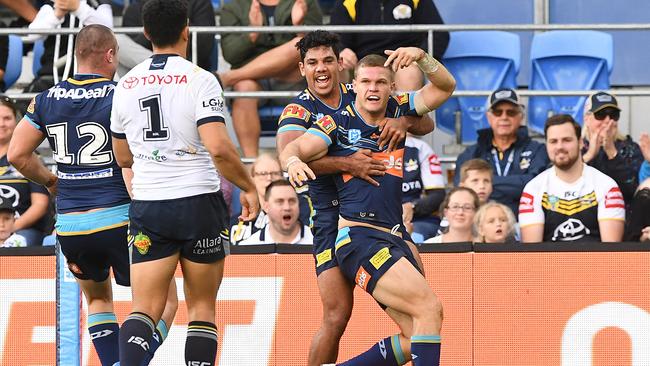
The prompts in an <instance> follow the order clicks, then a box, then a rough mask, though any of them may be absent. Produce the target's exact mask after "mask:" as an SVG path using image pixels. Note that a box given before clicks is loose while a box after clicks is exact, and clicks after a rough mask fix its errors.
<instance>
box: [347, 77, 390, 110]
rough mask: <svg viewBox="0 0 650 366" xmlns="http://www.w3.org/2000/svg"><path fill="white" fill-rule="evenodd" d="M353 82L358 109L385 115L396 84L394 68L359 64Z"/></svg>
mask: <svg viewBox="0 0 650 366" xmlns="http://www.w3.org/2000/svg"><path fill="white" fill-rule="evenodd" d="M353 83H354V91H355V92H356V93H357V99H356V102H355V106H356V107H357V109H359V110H360V111H365V112H367V113H368V114H370V115H371V116H380V117H383V116H384V115H385V114H386V106H387V105H388V98H390V94H391V93H392V92H393V88H394V85H395V83H394V82H393V73H392V70H390V69H389V68H387V67H383V66H359V67H358V68H357V70H356V76H355V78H354V82H353Z"/></svg>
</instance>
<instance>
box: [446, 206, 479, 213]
mask: <svg viewBox="0 0 650 366" xmlns="http://www.w3.org/2000/svg"><path fill="white" fill-rule="evenodd" d="M447 209H448V210H449V211H451V212H458V211H467V212H469V211H474V210H475V209H476V207H474V206H473V205H451V206H447Z"/></svg>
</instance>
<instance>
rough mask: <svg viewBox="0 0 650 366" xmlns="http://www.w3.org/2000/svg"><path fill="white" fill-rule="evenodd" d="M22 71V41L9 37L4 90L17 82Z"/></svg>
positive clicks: (16, 37)
mask: <svg viewBox="0 0 650 366" xmlns="http://www.w3.org/2000/svg"><path fill="white" fill-rule="evenodd" d="M22 70H23V41H22V40H21V39H20V37H18V36H17V35H13V34H10V35H9V53H8V55H7V68H6V70H5V76H4V78H3V80H4V84H5V89H4V90H3V91H6V90H7V89H9V88H11V86H12V85H14V83H15V82H16V80H18V78H19V77H20V74H21V72H22Z"/></svg>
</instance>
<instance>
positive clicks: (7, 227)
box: [0, 198, 27, 248]
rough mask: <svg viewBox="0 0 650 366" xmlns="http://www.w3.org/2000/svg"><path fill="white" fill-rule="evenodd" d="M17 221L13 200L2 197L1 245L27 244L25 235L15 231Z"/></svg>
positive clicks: (19, 245) (12, 246) (14, 246)
mask: <svg viewBox="0 0 650 366" xmlns="http://www.w3.org/2000/svg"><path fill="white" fill-rule="evenodd" d="M15 223H16V209H15V208H14V206H13V204H12V202H11V201H10V200H7V199H3V198H0V247H2V248H16V247H26V246H27V240H25V237H23V236H22V235H19V234H15V233H14V231H15V228H14V224H15Z"/></svg>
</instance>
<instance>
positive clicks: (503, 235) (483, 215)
mask: <svg viewBox="0 0 650 366" xmlns="http://www.w3.org/2000/svg"><path fill="white" fill-rule="evenodd" d="M516 224H517V221H516V220H515V215H514V214H513V213H512V211H511V210H510V209H509V208H508V206H506V205H504V204H502V203H498V202H494V201H490V202H488V203H486V204H484V205H482V206H481V207H480V208H479V209H478V212H476V216H474V232H475V233H476V238H475V241H476V242H479V243H507V242H512V241H514V238H515V225H516Z"/></svg>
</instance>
